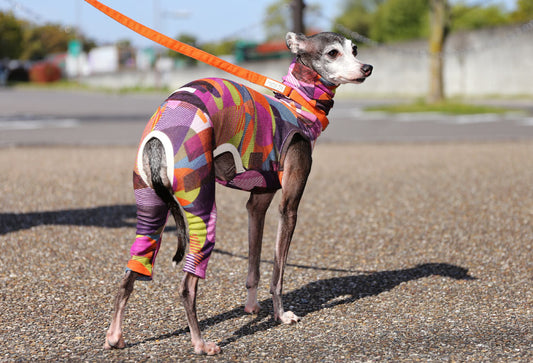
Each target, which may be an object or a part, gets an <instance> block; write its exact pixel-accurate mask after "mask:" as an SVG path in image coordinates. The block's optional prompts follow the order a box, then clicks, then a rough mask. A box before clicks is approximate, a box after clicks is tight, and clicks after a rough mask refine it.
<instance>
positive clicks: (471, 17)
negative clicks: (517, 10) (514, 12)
mask: <svg viewBox="0 0 533 363" xmlns="http://www.w3.org/2000/svg"><path fill="white" fill-rule="evenodd" d="M450 18H451V25H450V27H451V30H452V31H456V30H470V29H480V28H486V27H495V26H499V25H505V24H508V23H509V22H510V17H509V14H507V13H505V11H504V9H502V8H501V7H499V6H497V5H489V6H475V5H467V4H466V3H463V2H459V3H457V4H455V5H454V6H453V7H452V9H451V15H450Z"/></svg>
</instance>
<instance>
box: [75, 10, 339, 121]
mask: <svg viewBox="0 0 533 363" xmlns="http://www.w3.org/2000/svg"><path fill="white" fill-rule="evenodd" d="M85 1H86V2H88V3H89V4H91V5H92V6H94V7H95V8H96V9H98V10H100V11H101V12H103V13H104V14H106V15H107V16H109V17H111V18H112V19H114V20H116V21H117V22H119V23H120V24H122V25H125V26H126V27H128V28H130V29H131V30H133V31H134V32H136V33H138V34H140V35H142V36H144V37H146V38H148V39H150V40H152V41H154V42H156V43H158V44H161V45H162V46H164V47H166V48H169V49H172V50H173V51H176V52H178V53H181V54H184V55H186V56H188V57H191V58H193V59H196V60H198V61H200V62H203V63H206V64H209V65H211V66H213V67H216V68H219V69H221V70H223V71H225V72H228V73H230V74H233V75H234V76H237V77H239V78H242V79H245V80H247V81H250V82H252V83H255V84H257V85H259V86H262V87H266V88H268V89H270V90H272V91H274V92H277V93H281V94H283V95H285V96H287V97H289V98H290V99H292V100H293V101H295V102H297V103H299V104H300V105H302V106H303V107H305V108H306V109H307V110H308V111H310V112H312V113H313V114H314V115H315V116H316V117H317V118H318V119H319V120H320V122H321V124H322V130H324V129H325V128H326V126H327V125H328V123H329V121H328V119H327V117H326V114H325V112H323V111H322V110H319V109H317V108H316V107H315V106H316V101H314V100H313V101H311V102H309V101H307V100H306V99H305V98H303V97H302V95H300V94H299V93H298V92H297V91H296V90H294V89H293V88H292V87H289V86H287V85H285V84H283V83H281V82H279V81H276V80H274V79H272V78H269V77H266V76H263V75H262V74H259V73H256V72H253V71H250V70H249V69H246V68H243V67H240V66H237V65H235V64H233V63H230V62H227V61H225V60H223V59H221V58H219V57H216V56H214V55H212V54H209V53H207V52H204V51H203V50H200V49H198V48H195V47H193V46H190V45H188V44H186V43H182V42H180V41H178V40H176V39H172V38H170V37H167V36H166V35H164V34H161V33H159V32H157V31H155V30H153V29H151V28H148V27H147V26H144V25H142V24H141V23H138V22H136V21H135V20H133V19H131V18H129V17H127V16H126V15H124V14H122V13H119V12H118V11H116V10H114V9H112V8H110V7H109V6H106V5H104V4H102V3H101V2H99V1H97V0H85Z"/></svg>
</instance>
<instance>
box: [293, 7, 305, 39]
mask: <svg viewBox="0 0 533 363" xmlns="http://www.w3.org/2000/svg"><path fill="white" fill-rule="evenodd" d="M291 8H292V31H293V32H295V33H302V34H305V26H304V8H305V4H304V0H292V2H291Z"/></svg>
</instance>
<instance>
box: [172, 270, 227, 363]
mask: <svg viewBox="0 0 533 363" xmlns="http://www.w3.org/2000/svg"><path fill="white" fill-rule="evenodd" d="M197 289H198V276H195V275H193V274H191V273H189V272H186V273H185V276H184V277H183V280H182V281H181V294H180V295H181V300H182V302H183V306H184V307H185V314H186V315H187V322H188V323H189V330H190V331H191V340H192V345H193V347H194V353H196V354H207V355H215V354H218V353H220V347H219V346H218V345H216V344H215V343H213V342H206V341H204V340H203V339H202V334H201V332H200V325H199V324H198V317H197V315H196V292H197Z"/></svg>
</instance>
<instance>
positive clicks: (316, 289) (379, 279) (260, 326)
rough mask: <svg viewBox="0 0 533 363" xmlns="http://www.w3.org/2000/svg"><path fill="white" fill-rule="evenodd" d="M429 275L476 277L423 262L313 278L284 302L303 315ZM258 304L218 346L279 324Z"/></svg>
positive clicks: (203, 324)
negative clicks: (406, 267) (317, 278)
mask: <svg viewBox="0 0 533 363" xmlns="http://www.w3.org/2000/svg"><path fill="white" fill-rule="evenodd" d="M430 276H443V277H448V278H452V279H455V280H476V278H475V277H472V276H470V275H469V274H468V270H467V269H465V268H463V267H460V266H455V265H451V264H447V263H425V264H421V265H417V266H415V267H412V268H408V269H401V270H391V271H376V272H368V273H361V274H357V275H352V276H342V277H333V278H329V279H324V280H318V281H313V282H311V283H309V284H307V285H305V286H303V287H301V288H299V289H296V290H293V291H290V292H288V293H286V294H284V295H283V304H284V306H285V307H286V308H289V309H290V310H291V311H293V312H294V313H295V314H296V315H298V316H300V317H305V316H306V315H308V314H311V313H314V312H317V311H321V310H324V309H331V308H333V307H335V306H339V305H344V304H350V303H352V302H355V301H357V300H359V299H362V298H365V297H370V296H376V295H379V294H381V293H383V292H386V291H389V290H392V289H393V288H395V287H396V286H398V285H400V284H402V283H404V282H409V281H413V280H418V279H421V278H425V277H430ZM260 305H261V312H260V313H259V314H257V315H253V316H252V317H253V318H252V319H251V320H250V321H249V322H247V323H246V324H245V325H243V326H242V327H241V328H239V329H238V330H236V331H235V332H234V333H233V334H232V336H230V337H228V338H226V339H225V340H223V341H222V342H219V343H218V345H219V346H220V347H224V346H227V345H229V344H231V343H233V342H235V341H237V340H239V339H241V338H243V337H246V336H249V335H254V334H256V333H258V332H262V331H266V330H268V329H271V328H272V327H274V326H276V325H279V324H280V323H279V322H276V321H274V320H273V318H272V315H271V313H272V309H273V306H272V299H271V298H270V299H265V300H263V301H261V302H260ZM245 315H249V314H247V313H245V312H244V306H239V307H236V308H235V309H232V310H230V311H226V312H223V313H221V314H218V315H216V316H213V317H210V318H207V319H204V320H202V321H200V328H201V329H202V330H205V329H206V328H207V327H209V326H213V325H216V324H219V323H221V322H224V321H226V320H230V319H236V318H239V317H242V316H245ZM187 332H189V329H188V328H183V329H179V330H177V331H175V332H172V333H168V334H164V335H160V336H157V337H153V338H149V339H146V340H145V341H142V342H138V343H132V344H128V345H129V346H134V345H137V344H142V343H144V342H148V341H154V340H162V339H168V338H171V337H173V336H178V335H181V334H186V333H187Z"/></svg>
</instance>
